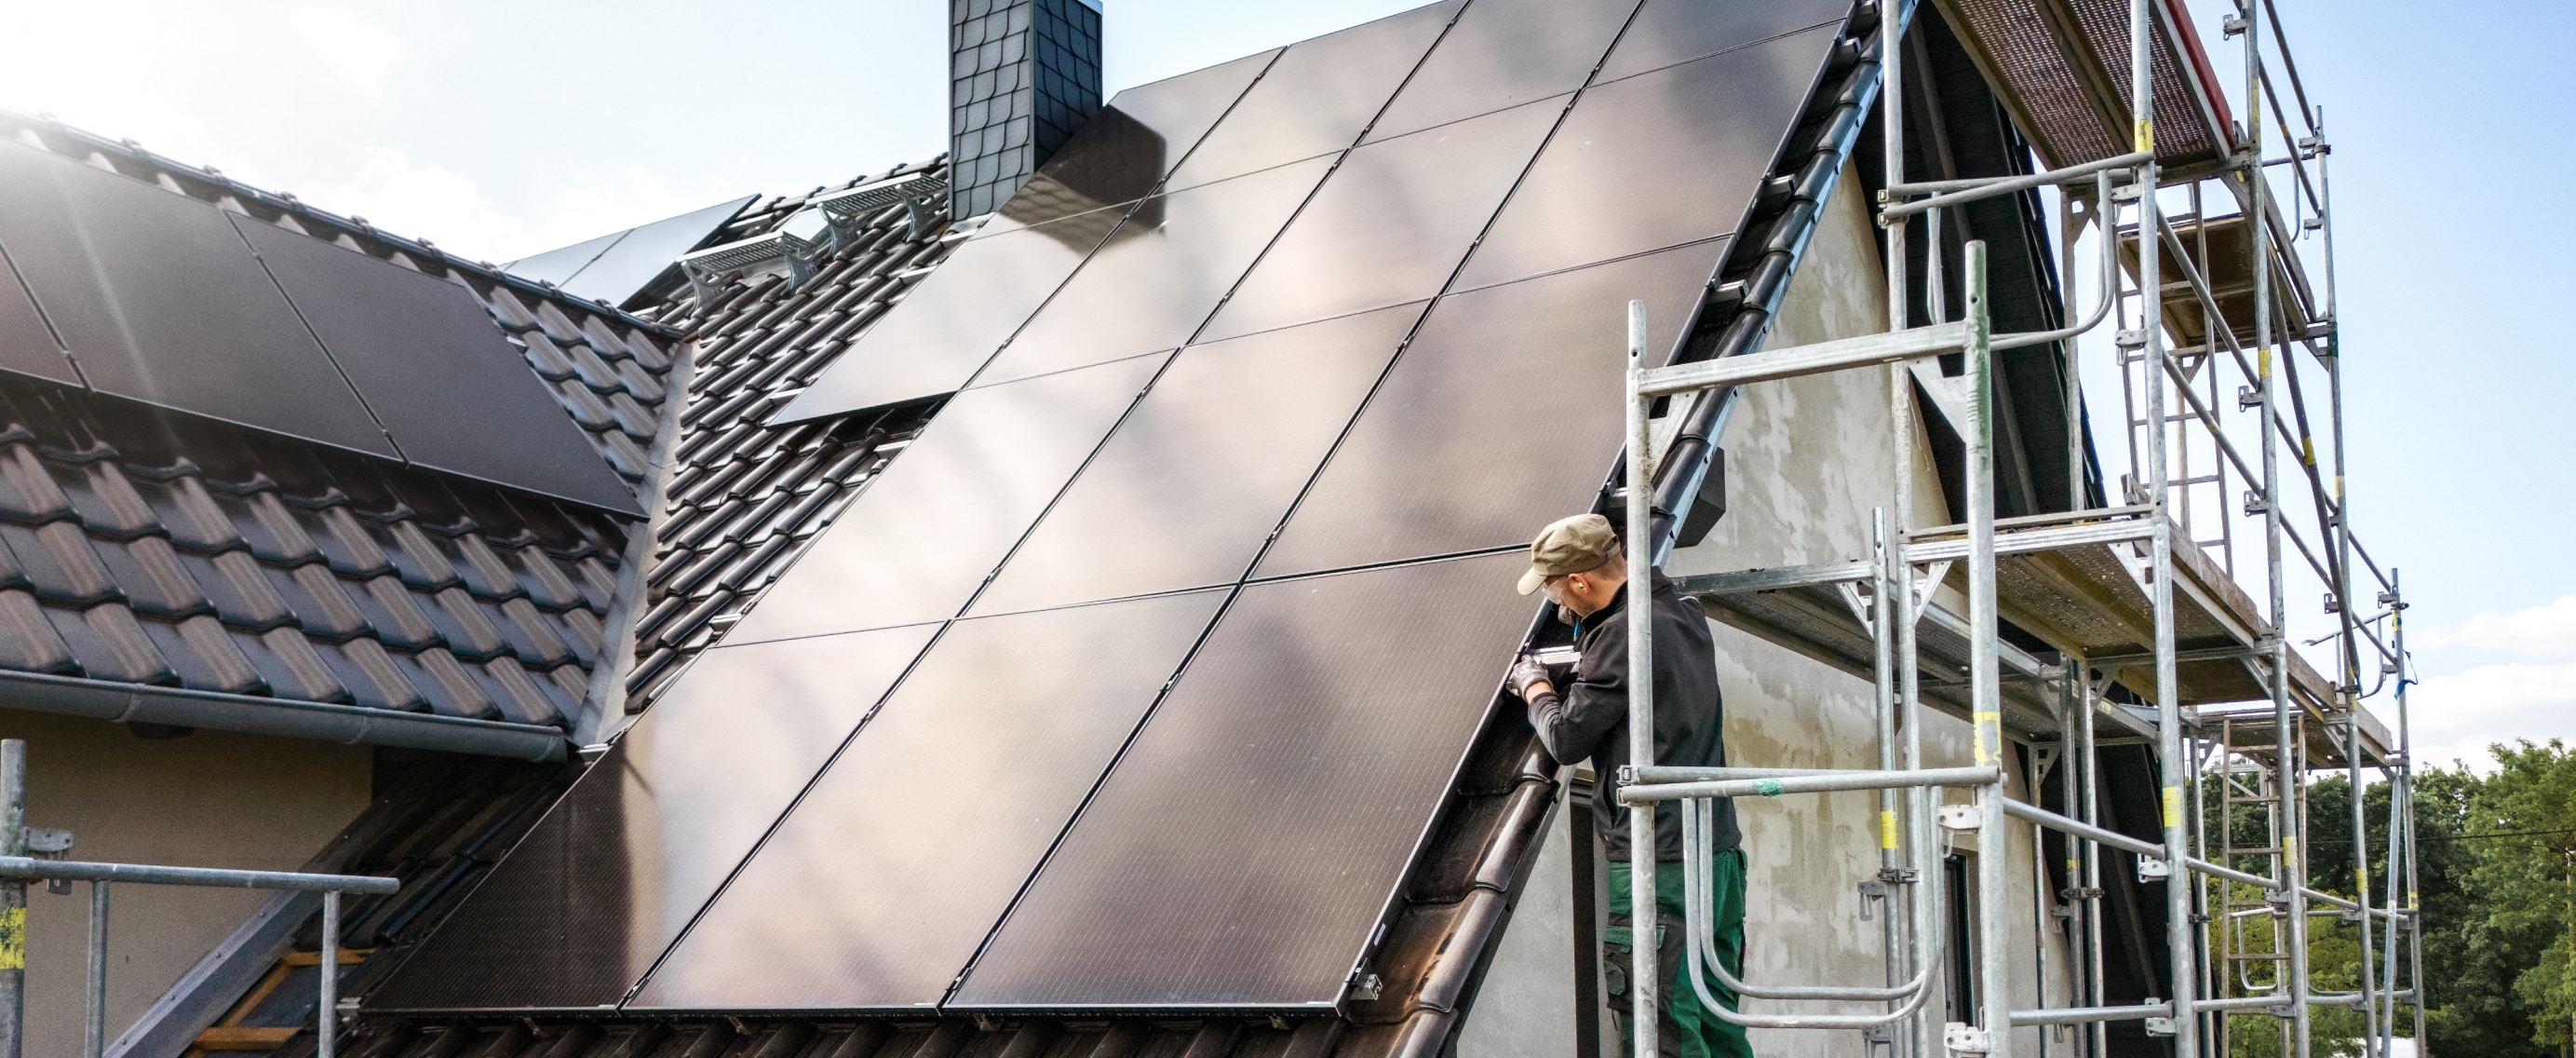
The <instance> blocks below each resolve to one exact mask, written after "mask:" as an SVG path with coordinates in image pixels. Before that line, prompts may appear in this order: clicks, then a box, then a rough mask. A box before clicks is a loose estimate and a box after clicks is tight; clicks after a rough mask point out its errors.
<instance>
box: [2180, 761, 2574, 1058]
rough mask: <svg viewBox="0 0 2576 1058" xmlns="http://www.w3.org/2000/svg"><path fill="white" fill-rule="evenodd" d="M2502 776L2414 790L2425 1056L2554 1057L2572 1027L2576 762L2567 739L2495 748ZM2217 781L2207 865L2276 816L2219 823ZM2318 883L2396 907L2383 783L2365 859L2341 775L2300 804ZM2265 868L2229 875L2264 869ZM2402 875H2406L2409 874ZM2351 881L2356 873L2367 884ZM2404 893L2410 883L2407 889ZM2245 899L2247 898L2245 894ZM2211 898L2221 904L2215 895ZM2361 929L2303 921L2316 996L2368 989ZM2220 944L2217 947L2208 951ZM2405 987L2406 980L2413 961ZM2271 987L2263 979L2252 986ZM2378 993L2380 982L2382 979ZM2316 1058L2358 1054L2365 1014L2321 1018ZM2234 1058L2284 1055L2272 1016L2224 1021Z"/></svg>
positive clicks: (2252, 862) (2252, 937)
mask: <svg viewBox="0 0 2576 1058" xmlns="http://www.w3.org/2000/svg"><path fill="white" fill-rule="evenodd" d="M2492 752H2493V753H2494V754H2495V758H2496V763H2497V765H2498V767H2497V769H2496V771H2495V773H2494V774H2493V775H2490V776H2487V777H2484V778H2481V777H2479V776H2477V775H2475V774H2472V773H2470V772H2469V771H2467V770H2465V769H2448V770H2445V769H2439V768H2436V769H2433V770H2430V771H2425V772H2421V773H2418V774H2417V775H2416V777H2415V804H2414V818H2415V837H2416V843H2417V849H2418V863H2417V864H2416V880H2417V884H2418V890H2419V891H2418V894H2417V898H2418V899H2417V903H2418V906H2419V907H2420V908H2421V910H2422V914H2423V918H2424V980H2425V982H2426V988H2425V991H2426V992H2427V994H2428V1002H2429V1008H2428V1010H2427V1012H2426V1017H2425V1022H2426V1024H2425V1031H2426V1035H2427V1036H2428V1037H2429V1038H2428V1039H2427V1040H2426V1044H2427V1047H2426V1050H2427V1051H2428V1052H2429V1053H2431V1054H2436V1055H2443V1056H2452V1055H2478V1056H2489V1055H2492V1056H2496V1058H2556V1056H2559V1055H2561V1054H2563V1053H2565V1051H2563V1050H2562V1048H2565V1047H2568V1046H2569V1045H2570V1044H2571V1042H2576V1041H2571V1033H2570V1027H2571V1024H2576V751H2571V750H2569V749H2568V748H2567V747H2566V746H2564V745H2562V744H2561V743H2559V742H2556V741H2552V742H2551V743H2549V744H2548V745H2545V746H2535V745H2533V744H2531V743H2529V742H2523V743H2519V744H2517V745H2515V746H2511V747H2508V746H2496V747H2493V748H2492ZM2218 782H2219V776H2218V775H2216V774H2215V773H2212V774H2210V775H2206V776H2204V777H2203V785H2204V788H2205V789H2206V790H2207V791H2208V796H2207V797H2206V798H2205V799H2204V801H2203V803H2202V806H2201V809H2202V820H2203V822H2204V825H2205V827H2206V828H2207V829H2206V831H2205V832H2206V833H2208V834H2209V835H2210V839H2211V840H2210V843H2209V844H2210V850H2211V852H2212V853H2213V854H2215V853H2216V852H2217V851H2218V846H2219V845H2220V841H2219V834H2220V833H2221V830H2220V828H2221V827H2225V828H2226V832H2228V833H2230V834H2232V835H2233V837H2234V843H2235V844H2236V845H2237V846H2239V847H2247V848H2251V847H2261V846H2264V845H2267V844H2269V842H2270V838H2269V816H2268V813H2267V812H2266V811H2265V809H2264V808H2262V807H2259V806H2247V805H2239V806H2238V807H2237V808H2236V809H2235V811H2234V813H2233V816H2232V818H2224V819H2223V818H2222V813H2221V805H2220V803H2219V800H2218V797H2217V793H2216V787H2217V783H2218ZM2305 793H2306V800H2307V812H2306V820H2307V826H2308V833H2307V845H2308V849H2309V856H2308V866H2309V871H2310V878H2309V884H2310V885H2311V886H2313V887H2314V888H2316V889H2319V890H2322V891H2324V892H2328V893H2333V894H2336V895H2338V896H2343V897H2347V898H2349V897H2351V896H2353V895H2354V894H2355V893H2356V892H2359V891H2364V888H2363V887H2364V884H2365V883H2366V886H2367V888H2366V891H2367V892H2368V894H2369V896H2370V899H2371V903H2372V905H2373V906H2386V904H2387V902H2388V901H2389V899H2390V886H2389V882H2390V878H2389V874H2388V866H2389V864H2388V850H2389V840H2388V839H2389V835H2388V827H2389V824H2390V814H2389V807H2390V805H2389V801H2390V797H2391V794H2392V791H2391V790H2390V788H2389V786H2388V784H2386V783H2373V784H2371V785H2369V786H2367V787H2365V788H2364V789H2363V790H2362V798H2361V807H2362V823H2363V828H2364V829H2363V833H2364V836H2365V838H2366V840H2367V846H2366V847H2367V848H2368V849H2369V851H2370V857H2369V862H2368V863H2367V864H2366V865H2365V864H2361V863H2357V862H2356V861H2355V858H2354V856H2353V833H2352V830H2353V827H2352V823H2353V820H2352V806H2353V799H2352V788H2351V785H2350V784H2349V783H2348V782H2347V781H2346V780H2345V778H2344V777H2342V776H2333V777H2328V778H2324V779H2321V780H2318V781H2315V782H2312V783H2310V784H2309V785H2308V787H2307V789H2306V791H2305ZM2259 859H2260V858H2248V859H2246V860H2244V861H2241V862H2238V863H2236V864H2235V866H2237V867H2240V868H2244V869H2248V870H2255V871H2258V872H2259V871H2262V870H2264V869H2265V865H2264V864H2263V863H2262V862H2258V861H2259ZM2404 866H2405V865H2404V863H2403V862H2402V861H2401V862H2400V863H2399V867H2400V869H2401V870H2402V869H2403V868H2404ZM2365 870H2366V872H2367V873H2366V874H2361V875H2360V876H2359V877H2357V873H2358V872H2359V871H2365ZM2398 882H2399V886H2400V889H2401V890H2402V887H2403V884H2404V879H2403V878H2400V879H2398ZM2236 888H2237V892H2236V894H2235V895H2236V896H2237V898H2239V899H2251V898H2253V897H2254V896H2256V895H2258V894H2256V892H2255V890H2254V889H2253V888H2252V887H2245V886H2239V887H2236ZM2213 892H2214V891H2213ZM2378 925H2379V924H2378V922H2377V921H2374V923H2373V927H2374V928H2373V929H2372V930H2371V934H2372V936H2371V951H2370V956H2369V958H2370V960H2371V965H2372V969H2373V971H2374V975H2375V976H2377V975H2384V974H2385V973H2386V972H2387V967H2386V966H2385V965H2383V964H2382V963H2381V962H2380V960H2381V958H2382V955H2383V953H2384V952H2385V951H2386V950H2387V949H2386V943H2387V938H2386V935H2385V933H2384V932H2382V931H2381V930H2380V929H2379V928H2377V927H2378ZM2240 928H2241V929H2243V930H2244V931H2245V932H2244V936H2245V938H2246V941H2247V943H2246V944H2245V947H2248V948H2250V949H2252V950H2268V949H2270V948H2271V940H2270V938H2271V929H2272V928H2273V924H2272V922H2271V921H2270V920H2269V919H2268V918H2264V917H2261V916H2257V917H2254V918H2251V919H2247V920H2245V921H2243V922H2242V923H2241V926H2240ZM2360 932H2361V931H2360V927H2359V925H2358V924H2356V923H2351V922H2345V921H2342V920H2340V919H2337V918H2335V917H2331V916H2319V917H2316V918H2313V919H2311V920H2310V925H2309V936H2308V962H2309V971H2310V975H2311V979H2312V980H2313V981H2314V982H2315V986H2316V988H2317V989H2318V990H2320V991H2351V990H2354V989H2355V988H2357V987H2358V986H2359V985H2360V982H2361V972H2362V961H2363V954H2362V950H2361V946H2360V939H2361V938H2360ZM2213 939H2214V938H2213ZM2407 955H2408V953H2407V950H2406V947H2405V946H2404V945H2403V944H2401V945H2399V947H2398V957H2399V959H2400V960H2401V964H2400V966H2399V970H2398V975H2397V980H2398V981H2399V983H2400V985H2401V986H2403V985H2404V984H2405V983H2406V982H2407V981H2409V980H2411V979H2412V974H2411V973H2410V972H2409V971H2410V970H2411V967H2408V966H2406V965H2405V964H2404V962H2403V960H2406V958H2407ZM2264 979H2265V975H2262V974H2259V973H2258V974H2257V975H2256V980H2257V981H2258V982H2259V981H2261V980H2264ZM2382 980H2385V978H2384V977H2382ZM2310 1017H2311V1023H2312V1034H2311V1037H2310V1038H2311V1040H2312V1041H2313V1049H2314V1052H2315V1053H2317V1054H2319V1055H2327V1054H2335V1055H2345V1054H2351V1055H2357V1054H2360V1053H2362V1052H2361V1050H2360V1038H2361V1036H2362V1034H2363V1032H2364V1031H2365V1030H2364V1027H2363V1026H2364V1020H2363V1016H2362V1014H2361V1012H2360V1011H2357V1010H2348V1009H2343V1008H2338V1007H2314V1008H2311V1011H2310ZM2229 1020H2230V1027H2231V1029H2232V1032H2231V1034H2230V1035H2231V1042H2232V1046H2231V1048H2230V1050H2231V1051H2232V1053H2233V1055H2234V1056H2235V1058H2272V1056H2274V1055H2277V1054H2278V1053H2279V1052H2280V1048H2279V1044H2278V1037H2277V1033H2276V1030H2275V1029H2274V1027H2273V1023H2272V1021H2271V1020H2270V1019H2269V1018H2265V1017H2255V1016H2239V1017H2233V1018H2230V1019H2229ZM2411 1022H2412V1019H2411V1012H2409V1011H2407V1010H2405V1009H2404V1008H2403V1007H2401V1008H2400V1010H2399V1024H2398V1026H2397V1030H2398V1034H2399V1035H2411V1034H2412V1033H2413V1028H2414V1026H2413V1025H2412V1023H2411Z"/></svg>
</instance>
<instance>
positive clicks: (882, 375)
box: [774, 216, 1110, 423]
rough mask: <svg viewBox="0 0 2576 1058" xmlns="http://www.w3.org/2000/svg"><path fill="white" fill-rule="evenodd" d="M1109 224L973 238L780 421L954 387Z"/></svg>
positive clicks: (1084, 222) (1076, 221)
mask: <svg viewBox="0 0 2576 1058" xmlns="http://www.w3.org/2000/svg"><path fill="white" fill-rule="evenodd" d="M1109 227H1110V225H1107V224H1100V223H1095V222H1093V221H1092V220H1089V219H1087V218H1085V217H1080V216H1077V217H1072V218H1068V219H1065V220H1059V221H1056V222H1054V223H1051V224H1041V225H1038V226H1036V227H1033V228H1030V229H1029V230H1026V231H1015V232H1011V233H1009V234H1007V235H996V236H993V237H992V238H989V239H973V240H969V241H967V242H966V243H965V244H964V245H962V246H959V247H958V248H957V252H956V253H954V254H951V255H950V256H949V258H948V260H947V261H945V262H943V263H941V264H940V266H939V270H938V271H935V272H932V273H930V277H929V278H927V279H925V280H923V281H922V283H921V285H920V286H918V287H915V288H913V290H912V291H911V292H910V293H907V294H905V295H904V299H903V302H902V303H901V304H899V305H896V306H895V307H894V308H893V309H892V310H890V311H888V312H887V313H886V316H885V318H884V319H882V320H879V321H877V323H876V325H875V326H874V327H872V328H871V329H869V330H868V331H867V332H866V333H864V334H861V335H860V336H859V338H858V341H856V342H853V343H851V345H850V348H849V349H848V351H846V352H843V353H842V354H841V358H840V359H839V360H837V361H835V362H833V364H832V366H831V368H830V369H829V370H827V371H825V372H823V377H821V378H818V379H816V380H814V384H813V385H812V386H811V387H810V388H808V389H806V391H805V392H804V393H801V394H799V395H797V397H796V399H795V400H793V401H790V402H789V403H788V405H787V407H786V408H785V409H784V410H782V411H780V412H779V413H778V416H777V418H776V419H775V420H774V421H776V422H781V423H788V422H798V421H801V420H805V419H813V418H820V417H822V416H826V415H843V414H847V413H849V412H853V411H859V410H863V409H867V408H878V407H884V406H886V405H889V404H900V403H903V402H905V401H911V400H920V399H923V398H926V397H935V396H938V395H940V394H942V393H952V392H955V391H956V390H957V389H958V388H959V387H961V386H964V385H965V384H966V380H967V379H968V378H970V377H972V376H973V375H974V374H975V371H976V369H977V368H980V367H982V366H984V362H985V361H986V360H989V359H991V358H992V356H993V353H994V351H995V350H998V349H1000V348H1001V347H1002V343H1003V342H1004V341H1006V340H1008V339H1009V338H1010V337H1011V332H1013V331H1016V330H1018V329H1019V328H1020V324H1022V323H1025V322H1027V320H1028V318H1029V314H1030V313H1032V312H1036V311H1037V308H1038V305H1039V304H1040V303H1042V302H1044V301H1045V300H1046V298H1047V295H1049V294H1052V293H1054V292H1055V288H1056V286H1057V285H1058V284H1061V283H1063V282H1064V280H1065V277H1067V276H1070V275H1072V274H1073V270H1074V269H1075V268H1077V267H1079V266H1080V265H1081V264H1082V259H1083V258H1084V257H1085V256H1087V255H1089V254H1090V253H1091V248H1092V247H1093V246H1096V245H1098V244H1099V242H1100V239H1101V237H1102V236H1104V235H1107V234H1108V229H1109Z"/></svg>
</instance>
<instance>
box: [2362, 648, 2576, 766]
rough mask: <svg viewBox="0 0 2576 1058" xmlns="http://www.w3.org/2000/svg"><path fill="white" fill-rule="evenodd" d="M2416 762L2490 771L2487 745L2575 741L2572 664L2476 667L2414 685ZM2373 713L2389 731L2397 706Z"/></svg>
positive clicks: (2411, 708) (2383, 705)
mask: <svg viewBox="0 0 2576 1058" xmlns="http://www.w3.org/2000/svg"><path fill="white" fill-rule="evenodd" d="M2407 706H2408V709H2407V714H2408V717H2409V718H2410V719H2411V720H2412V721H2413V727H2414V736H2415V738H2414V741H2415V759H2416V760H2417V761H2420V762H2422V763H2424V764H2426V765H2436V764H2438V765H2446V766H2447V765H2449V764H2450V763H2452V762H2453V761H2460V762H2465V763H2467V764H2468V765H2469V766H2470V767H2471V768H2473V769H2476V770H2478V771H2482V772H2483V771H2486V770H2488V769H2490V768H2492V767H2494V758H2492V757H2491V756H2489V755H2488V753H2487V746H2489V745H2490V744H2493V743H2498V742H2502V743H2506V744H2511V743H2512V742H2513V741H2514V740H2516V739H2529V740H2531V741H2532V742H2535V743H2545V742H2548V741H2549V740H2550V739H2553V738H2563V739H2567V740H2569V741H2570V742H2576V662H2563V663H2557V664H2528V663H2514V664H2504V665H2480V666H2477V667H2475V668H2472V669H2469V670H2467V671H2465V672H2457V673H2452V674H2450V675H2445V676H2435V677H2432V678H2430V679H2427V680H2424V681H2423V682H2421V683H2418V684H2416V685H2415V687H2414V691H2413V693H2412V694H2411V695H2409V696H2408V699H2407ZM2374 711H2375V712H2377V713H2379V715H2380V717H2381V718H2382V719H2384V720H2386V721H2388V722H2389V723H2391V724H2394V723H2395V722H2396V719H2397V717H2396V705H2395V704H2394V703H2392V702H2388V701H2385V700H2382V701H2380V702H2378V703H2377V704H2375V706H2374Z"/></svg>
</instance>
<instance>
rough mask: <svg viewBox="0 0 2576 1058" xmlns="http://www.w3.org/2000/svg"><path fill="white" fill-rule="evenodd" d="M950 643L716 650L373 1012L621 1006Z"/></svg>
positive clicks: (404, 972)
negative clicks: (889, 696) (791, 811)
mask: <svg viewBox="0 0 2576 1058" xmlns="http://www.w3.org/2000/svg"><path fill="white" fill-rule="evenodd" d="M935 630H936V626H927V625H924V626H915V627H911V628H892V629H884V630H880V631H874V632H861V633H857V634H855V635H846V636H827V637H820V638H814V639H799V640H794V641H791V642H785V643H761V644H755V645H750V646H731V645H728V646H721V647H717V648H715V649H713V650H710V651H707V652H706V653H705V654H704V655H703V656H701V657H700V658H699V659H698V661H697V663H696V665H695V667H693V668H692V669H690V671H689V675H688V678H687V679H685V680H682V681H681V682H680V683H679V685H678V686H677V688H676V689H675V690H673V691H672V692H671V693H670V694H668V695H666V696H664V697H663V699H662V700H661V701H660V702H658V703H656V704H655V705H654V707H653V710H652V711H651V712H649V713H646V714H645V715H644V717H643V719H641V720H638V721H637V722H636V724H635V727H634V728H633V729H632V730H630V731H628V732H627V733H626V735H625V736H624V737H622V738H621V739H619V741H618V743H617V745H616V748H614V749H612V750H610V751H609V753H608V755H607V756H606V757H603V758H601V759H600V761H599V762H598V763H597V764H594V765H592V766H591V769H590V770H589V771H588V772H587V773H585V774H584V775H583V776H582V778H581V780H580V781H579V782H577V783H575V784H574V786H573V788H572V792H570V793H569V794H566V795H565V797H564V799H563V800H562V802H560V803H558V804H557V805H555V807H554V808H553V810H552V811H550V812H548V813H547V815H546V818H545V819H544V820H543V821H541V822H539V823H538V824H537V827H536V829H535V830H534V831H532V832H530V834H529V835H528V837H527V838H526V839H525V840H524V841H522V842H520V844H519V846H518V847H517V848H516V849H513V850H512V851H511V853H510V856H509V857H508V858H507V859H504V860H502V861H501V864H500V865H499V866H498V867H496V868H494V869H493V871H492V874H491V876H490V877H489V878H488V879H486V880H485V881H484V882H483V883H482V885H481V886H480V887H479V888H477V889H475V891H474V892H473V894H472V895H471V896H468V897H467V898H466V900H465V902H464V903H463V904H462V905H461V906H460V907H459V908H458V909H457V911H456V913H455V915H454V916H453V917H451V918H450V919H449V920H448V921H447V923H446V924H445V925H444V926H442V927H440V928H439V930H438V931H437V932H436V933H433V934H431V936H430V939H429V940H428V941H427V942H426V943H424V944H423V945H422V946H421V948H420V950H419V951H418V952H416V953H415V954H413V955H412V956H411V957H410V959H409V960H408V961H406V962H405V963H404V964H403V966H402V968H401V969H400V970H398V971H397V972H396V973H395V974H394V975H393V976H392V978H391V979H389V980H388V981H387V982H386V983H385V985H384V986H383V987H382V988H380V989H378V990H376V991H375V992H374V993H373V994H371V995H370V996H369V997H368V1006H369V1007H370V1008H372V1009H380V1010H466V1009H502V1008H510V1009H517V1008H574V1007H582V1008H587V1007H596V1006H599V1005H602V1004H613V1003H616V1002H617V1001H618V1000H619V999H621V998H623V997H624V996H625V994H626V991H627V989H628V988H629V987H630V986H632V985H633V984H634V983H635V982H636V980H637V979H638V978H641V977H642V976H643V975H644V971H645V970H647V969H649V968H650V967H651V966H652V965H653V962H654V960H655V959H657V958H659V957H660V956H661V954H662V952H663V951H664V949H666V948H667V947H669V945H670V943H671V942H672V941H673V940H675V939H677V938H678V937H679V935H680V931H681V930H682V929H683V928H684V927H686V926H687V925H688V923H689V921H690V920H691V919H692V918H694V917H695V916H696V915H697V914H698V911H699V909H700V908H701V907H704V906H705V904H706V901H707V900H708V898H710V897H712V896H714V895H715V892H716V889H717V888H718V887H719V886H721V885H722V884H723V883H724V880H725V878H726V876H727V875H729V874H731V873H732V872H733V870H734V867H735V866H736V865H737V864H739V863H741V862H742V859H743V857H744V856H745V855H747V854H749V853H750V852H751V848H752V845H753V844H754V843H755V842H757V841H758V840H759V839H760V836H761V834H762V833H764V832H766V831H767V830H768V829H769V826H770V824H771V823H772V822H774V821H775V820H777V819H778V817H779V816H780V814H782V813H784V812H785V811H786V810H787V806H788V804H789V802H791V801H792V800H793V799H794V798H795V797H796V794H797V792H798V791H800V790H802V789H804V787H805V785H806V781H807V780H808V779H810V778H811V777H812V776H813V774H814V773H815V771H817V770H818V769H820V768H822V766H823V762H824V761H825V760H826V759H828V758H829V756H830V755H831V752H832V750H833V749H834V748H835V747H837V746H839V745H840V744H841V742H842V740H843V739H844V738H846V737H847V736H848V735H849V733H850V731H851V730H852V729H853V728H855V727H857V726H858V724H859V721H860V719H861V718H862V717H864V716H866V715H867V713H868V710H869V709H870V708H872V707H874V706H875V705H876V703H877V700H878V699H879V698H881V697H883V695H884V693H885V690H886V688H887V687H888V686H890V685H892V684H893V683H894V680H895V677H896V676H897V675H899V674H900V673H902V672H903V670H904V666H906V665H908V664H910V663H911V662H912V660H913V658H914V656H915V655H917V654H919V653H920V651H921V648H922V645H923V644H925V643H928V642H929V641H930V636H931V633H932V632H933V631H935ZM1158 678H1159V677H1158Z"/></svg>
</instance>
